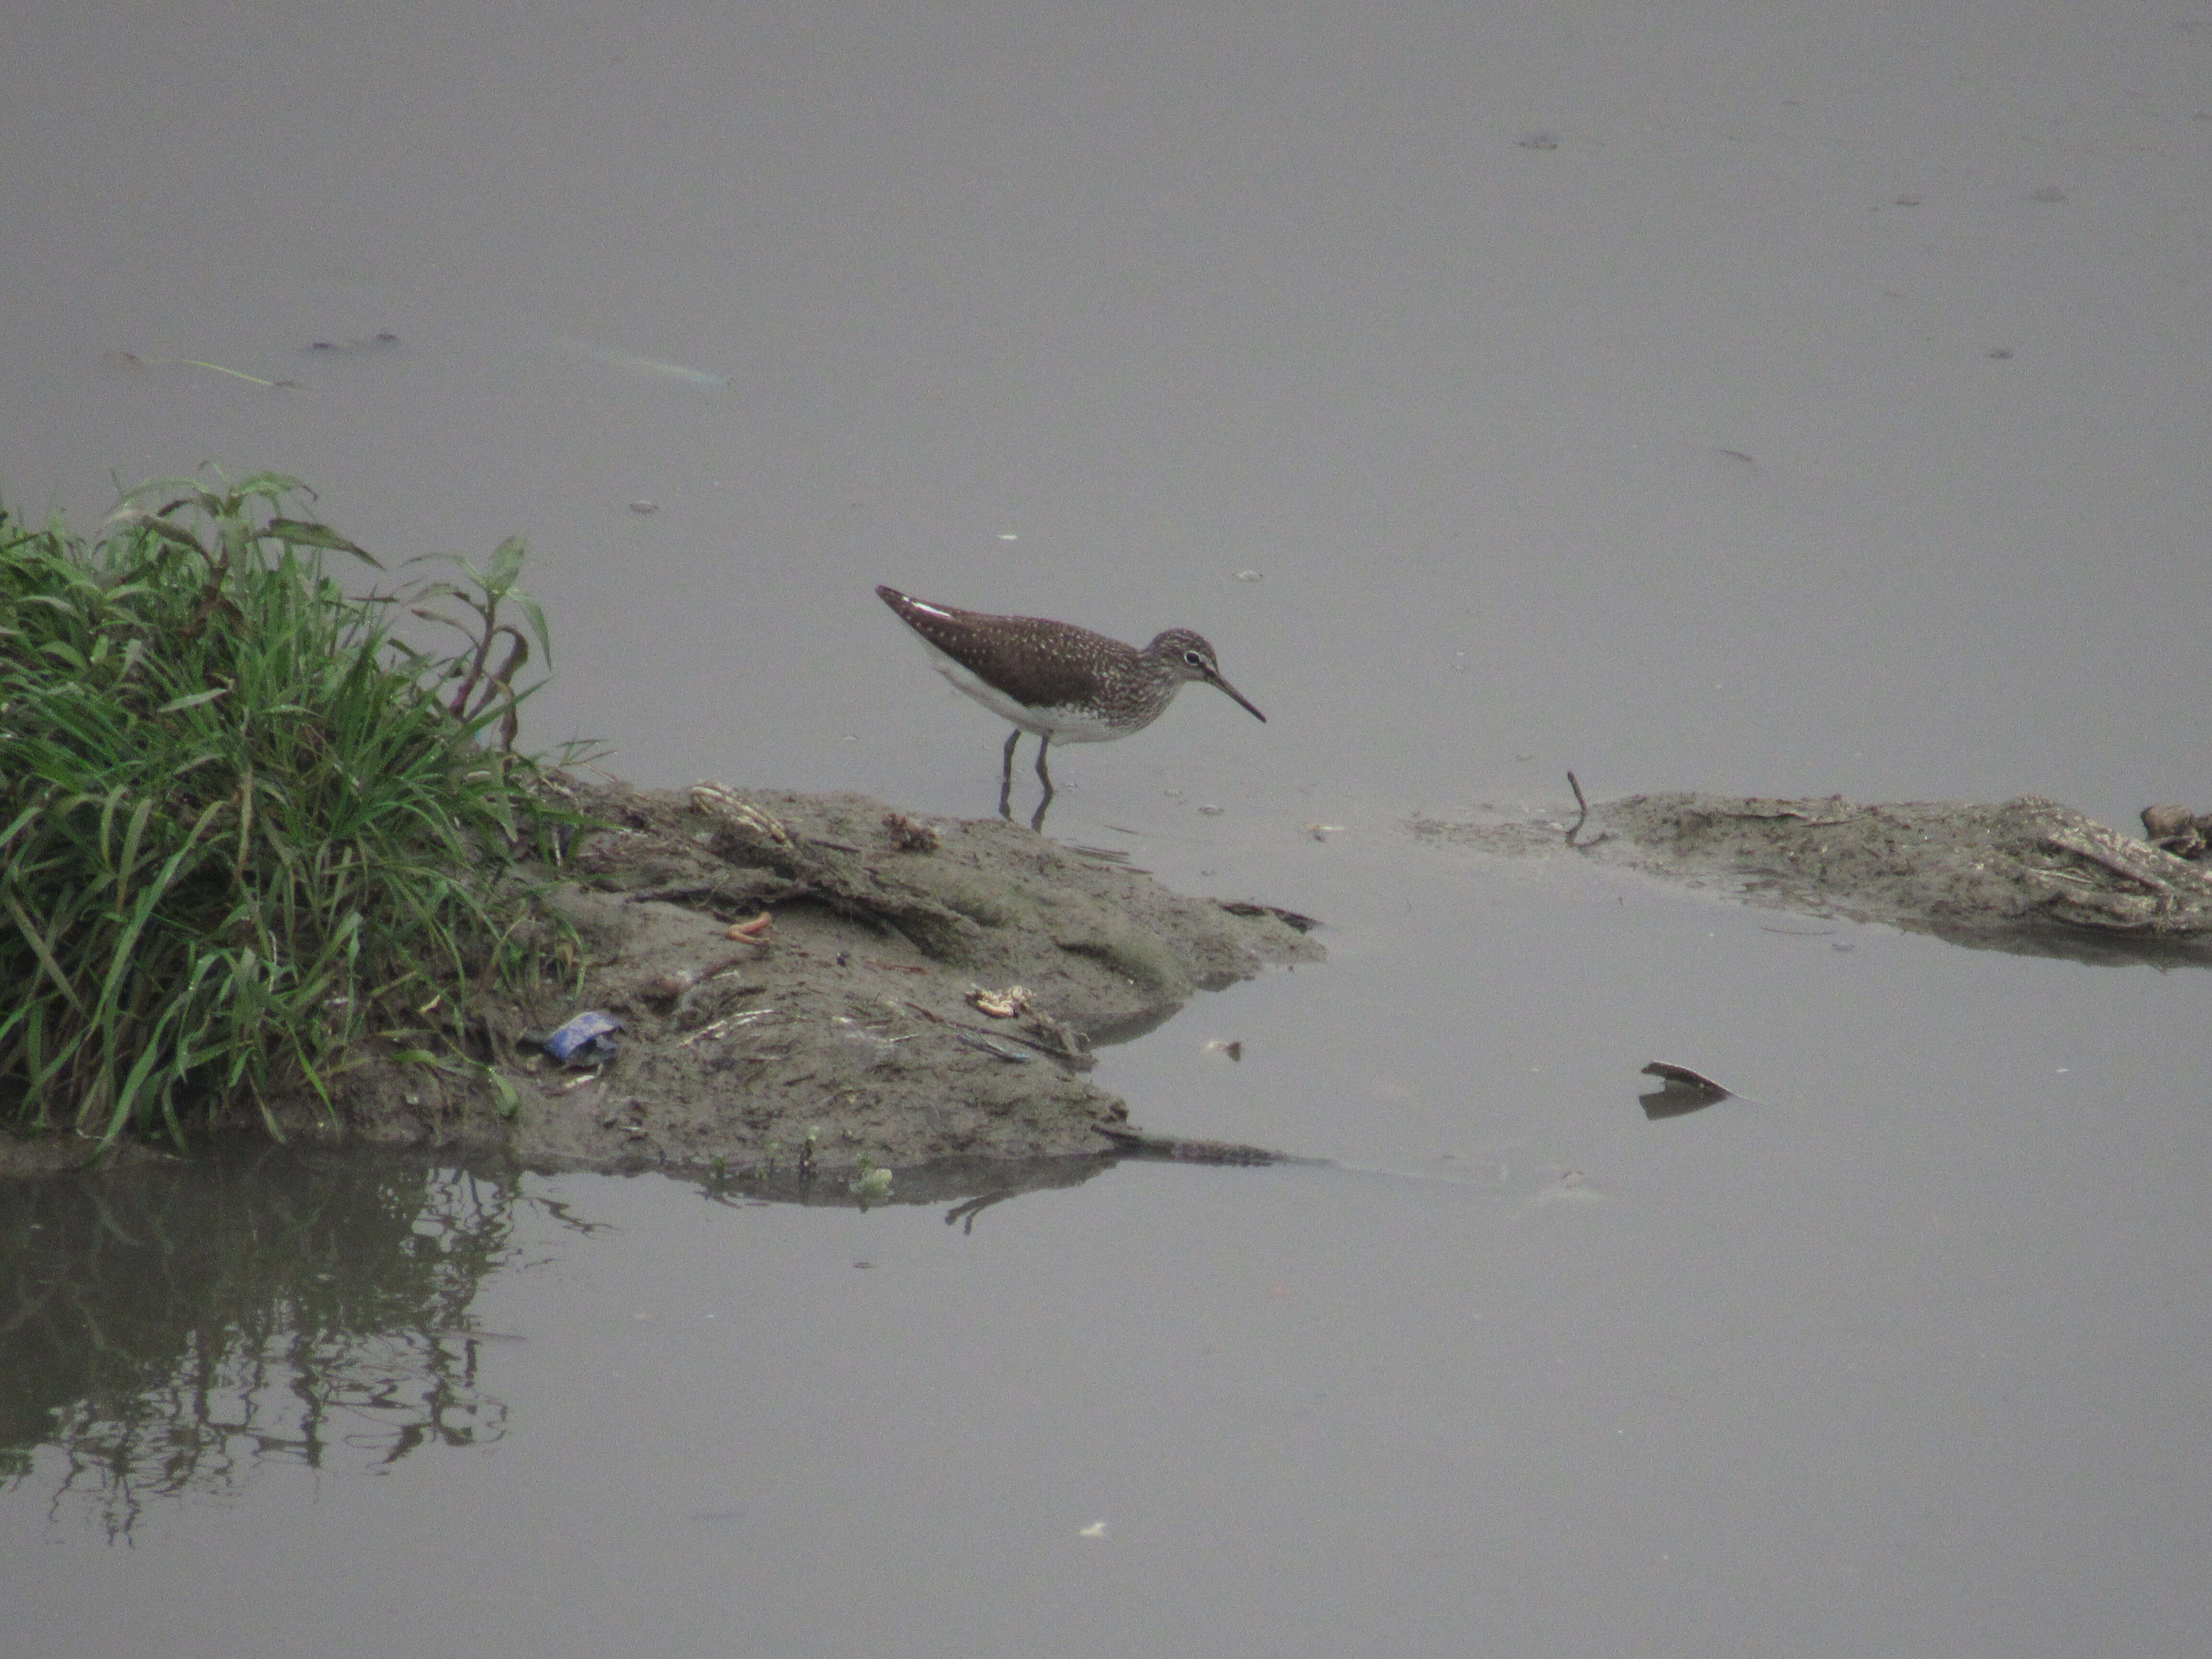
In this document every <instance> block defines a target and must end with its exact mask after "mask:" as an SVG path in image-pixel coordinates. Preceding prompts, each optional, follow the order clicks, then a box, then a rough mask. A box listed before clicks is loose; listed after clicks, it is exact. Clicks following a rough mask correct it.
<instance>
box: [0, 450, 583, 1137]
mask: <svg viewBox="0 0 2212 1659" xmlns="http://www.w3.org/2000/svg"><path fill="white" fill-rule="evenodd" d="M164 497H167V499H163V498H164ZM311 499H312V496H311V495H310V494H309V492H307V490H306V489H304V487H303V486H301V484H299V483H297V482H296V481H295V480H293V479H290V478H286V477H279V476H276V475H274V474H263V475H259V476H257V477H251V478H248V479H246V480H244V481H242V482H240V483H236V484H230V483H228V482H227V481H226V482H222V483H220V484H219V486H218V487H214V488H210V487H205V486H203V485H201V484H198V483H192V482H190V481H176V480H171V481H167V482H165V483H159V484H153V485H149V486H146V487H145V488H144V489H141V490H138V491H135V492H133V493H132V495H131V496H128V497H126V498H125V507H124V508H123V510H122V511H120V512H118V513H116V514H114V515H113V516H112V518H111V519H110V520H108V521H107V522H106V525H105V526H103V527H102V533H101V534H100V538H98V539H97V540H95V541H92V542H87V541H85V540H83V539H82V538H76V537H75V536H72V535H70V533H69V532H67V531H66V530H65V529H64V527H63V526H61V525H60V524H59V523H58V522H57V523H53V524H50V525H48V526H46V527H45V528H43V529H37V530H33V529H30V528H28V527H27V526H22V525H20V524H18V523H15V522H12V521H10V520H9V519H8V518H7V516H6V514H5V513H0V1123H7V1124H11V1125H12V1126H13V1127H15V1128H16V1129H18V1130H20V1131H27V1132H39V1131H52V1130H57V1129H67V1130H72V1131H74V1132H76V1133H79V1134H82V1135H86V1136H90V1137H92V1138H94V1139H98V1140H100V1141H101V1142H103V1143H106V1142H110V1141H112V1140H114V1139H116V1138H117V1137H118V1136H120V1135H124V1134H126V1133H155V1132H166V1133H167V1134H168V1135H170V1136H172V1137H175V1138H178V1139H181V1138H182V1136H183V1134H184V1133H185V1129H186V1128H187V1127H193V1126H196V1125H204V1124H210V1123H214V1122H217V1121H223V1120H224V1119H225V1118H226V1117H228V1116H229V1115H234V1114H235V1113H236V1112H237V1111H239V1110H241V1109H244V1110H248V1111H252V1110H255V1109H258V1112H259V1114H260V1115H261V1117H262V1118H263V1120H264V1121H266V1122H267V1123H268V1125H269V1127H270V1129H271V1130H272V1131H273V1130H275V1129H276V1119H275V1117H274V1115H273V1114H272V1113H271V1110H270V1103H271V1100H272V1098H273V1097H275V1095H276V1093H277V1092H278V1091H284V1090H289V1089H291V1088H293V1087H295V1086H296V1085H300V1084H304V1085H306V1086H307V1088H309V1089H311V1090H312V1091H313V1092H314V1093H315V1094H316V1095H318V1096H319V1097H321V1099H322V1100H323V1102H324V1103H325V1108H327V1107H328V1104H329V1102H330V1098H331V1097H330V1092H329V1084H330V1082H331V1077H332V1075H333V1068H334V1067H335V1066H338V1065H339V1064H341V1063H342V1061H343V1055H344V1054H345V1053H346V1050H347V1049H348V1048H349V1046H350V1045H351V1044H353V1043H354V1042H356V1041H357V1040H358V1039H360V1038H361V1037H362V1036H364V1035H366V1034H368V1033H369V1032H372V1031H376V1032H384V1033H398V1032H402V1031H404V1034H405V1039H406V1041H407V1042H408V1043H409V1045H410V1046H411V1047H415V1048H417V1049H418V1051H419V1050H420V1048H421V1044H422V1041H423V1038H424V1035H425V1033H424V1029H423V1028H424V1024H425V1021H426V1019H427V1020H428V1021H429V1022H430V1023H431V1025H432V1027H433V1028H434V1029H436V1028H443V1029H444V1030H446V1032H447V1035H448V1036H452V1035H453V1033H454V1032H456V1031H457V1030H458V1028H459V1019H460V1018H461V1012H462V1010H463V1009H464V1008H465V1005H466V1003H467V1001H468V1000H469V998H470V996H471V993H472V992H473V991H474V990H476V989H477V988H479V987H483V986H484V985H485V984H487V983H489V982H491V981H496V980H500V979H506V980H509V981H512V980H513V979H515V978H517V977H519V976H525V975H530V974H532V973H533V972H534V971H536V970H537V969H538V967H539V966H540V965H541V960H542V954H543V948H544V947H543V945H539V944H536V943H533V941H534V940H538V939H543V938H544V933H543V930H541V929H535V928H532V927H529V926H527V925H526V924H527V923H528V922H529V921H530V919H531V917H532V914H533V910H534V906H533V903H532V895H531V891H530V890H529V888H528V886H527V884H526V883H523V882H522V881H520V880H519V879H518V878H516V876H515V873H514V870H513V864H514V860H516V859H517V858H519V857H521V856H526V855H528V854H546V853H550V837H551V835H552V834H553V832H554V831H555V829H556V828H557V827H558V826H559V825H560V824H561V823H563V822H568V821H573V820H570V819H568V817H567V816H566V815H565V814H563V813H562V812H560V811H558V810H556V808H554V807H551V806H550V805H547V804H545V802H544V800H543V799H541V798H540V796H539V794H538V793H536V792H535V790H534V788H533V785H534V784H535V783H536V781H538V777H539V763H538V761H537V760H536V759H534V758H533V757H527V756H523V755H518V754H516V753H515V752H513V738H514V734H515V717H516V707H517V705H518V703H519V702H520V700H521V698H522V697H523V696H526V695H527V691H526V689H520V688H518V687H517V685H516V684H515V679H514V677H515V674H516V673H517V672H518V671H520V668H521V667H522V665H524V664H525V663H526V661H527V660H528V658H529V644H528V640H527V638H526V635H525V634H524V633H523V632H522V631H521V629H518V628H516V627H515V626H514V625H513V623H507V622H503V621H501V619H500V611H501V605H502V604H503V603H505V602H508V601H512V602H513V603H514V604H515V605H518V606H519V607H520V609H521V611H522V612H523V614H524V617H525V618H526V621H527V622H528V623H529V624H530V629H531V634H532V635H534V636H535V638H536V639H537V641H538V647H539V648H540V649H541V650H544V648H545V647H546V640H545V634H544V618H543V617H542V616H540V615H539V614H538V611H537V608H536V606H535V605H532V603H531V602H530V600H529V599H528V598H527V596H526V595H524V594H522V593H521V592H520V590H518V589H517V588H516V587H515V585H514V584H515V579H516V577H517V576H518V575H519V574H520V568H521V563H522V556H523V552H522V544H521V542H520V539H515V540H511V541H509V542H507V544H504V545H503V546H501V548H500V550H498V552H497V553H496V554H495V556H494V557H493V559H492V561H491V562H490V565H489V568H486V569H484V570H482V571H479V570H477V569H475V568H472V567H470V566H468V565H467V564H465V562H461V561H458V560H449V561H446V562H447V563H450V564H453V565H456V566H458V567H459V578H460V579H459V580H445V579H440V580H428V579H424V580H418V581H416V582H415V583H413V584H411V585H410V586H404V587H403V588H401V589H400V590H399V591H398V592H392V593H387V594H375V593H372V594H370V595H368V596H367V597H351V596H349V595H348V594H347V593H346V592H344V591H343V588H342V587H341V586H339V584H338V583H337V580H335V579H334V578H333V577H332V576H331V574H328V572H327V571H326V570H325V560H326V558H328V557H330V556H333V555H335V556H340V557H342V558H343V559H345V560H348V561H358V562H363V563H366V564H368V565H369V566H372V567H374V566H375V565H376V562H375V561H374V559H372V558H370V557H369V556H368V554H367V553H366V552H364V551H363V550H362V549H360V548H358V547H356V546H355V545H354V544H352V543H350V542H349V541H348V540H346V539H345V538H343V536H340V535H339V534H337V532H335V531H333V530H331V528H330V527H329V526H327V525H324V524H321V523H319V522H317V521H315V520H312V519H309V518H305V517H294V516H290V515H289V512H288V508H289V506H290V505H291V503H292V502H294V501H299V500H311ZM149 500H158V501H161V505H159V506H157V507H148V506H146V505H143V502H145V501H149ZM456 602H458V603H459V605H461V606H463V607H465V611H466V614H467V620H466V621H465V622H460V621H455V620H454V619H453V617H452V616H451V615H449V614H447V611H448V609H449V608H450V606H451V605H453V603H456ZM403 614H412V615H414V616H416V617H425V618H428V619H429V620H432V621H435V622H441V623H448V624H449V625H451V626H453V627H454V628H457V629H459V630H460V632H461V635H462V636H463V641H464V644H463V646H462V648H461V649H460V650H459V651H458V652H457V653H453V654H452V655H447V656H438V655H435V654H431V653H425V652H422V651H421V650H419V649H416V648H415V647H411V646H410V645H407V644H405V643H404V642H403V641H400V640H399V639H398V638H396V637H395V636H394V635H393V632H392V627H393V624H394V623H396V622H397V621H398V620H399V618H400V617H401V616H402V615H403ZM495 659H496V660H495ZM422 1057H425V1058H427V1057H428V1054H427V1053H425V1054H423V1055H422Z"/></svg>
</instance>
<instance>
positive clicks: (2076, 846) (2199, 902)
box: [1410, 793, 2212, 963]
mask: <svg viewBox="0 0 2212 1659" xmlns="http://www.w3.org/2000/svg"><path fill="white" fill-rule="evenodd" d="M1410 827H1411V828H1412V829H1413V833H1414V835H1415V836H1417V837H1419V838H1420V839H1422V840H1425V841H1431V842H1447V843H1451V844H1455V845H1459V846H1465V847H1472V848H1479V849H1480V850H1482V851H1485V852H1488V853H1492V854H1502V855H1506V856H1514V857H1528V856H1555V857H1577V858H1583V859H1587V860H1591V861H1593V862H1595V863H1598V864H1601V865H1604V866H1610V867H1613V868H1615V869H1620V870H1626V871H1633V872H1637V873H1638V874H1640V875H1643V876H1646V877H1650V878H1654V879H1656V880H1659V881H1662V882H1664V883H1667V884H1672V885H1675V886H1680V887H1684V888H1687V889H1692V890H1699V891H1704V892H1707V893H1711V894H1713V895H1715V896H1720V897H1724V898H1728V899H1731V900H1735V901H1737V902H1742V903H1747V904H1754V905H1761V906H1765V907H1767V908H1774V909H1781V910H1790V911H1794V912H1796V913H1798V914H1801V915H1810V916H1819V917H1834V918H1839V919H1843V920H1847V921H1863V922H1880V923H1886V924H1887V925H1889V926H1891V927H1903V928H1908V929H1911V930H1913V931H1916V932H1920V933H1931V934H1934V935H1936V936H1937V937H1939V938H1942V939H1948V940H1950V941H1952V942H1953V943H1954V944H1959V945H1969V946H1973V947H1977V948H1983V949H1990V950H2003V951H2015V952H2019V953H2021V954H2027V955H2037V956H2061V957H2072V958H2075V959H2076V960H2080V961H2084V962H2100V963H2127V962H2146V961H2153V962H2199V963H2203V962H2212V871H2208V870H2207V868H2206V866H2203V865H2202V864H2200V863H2197V862H2193V861H2192V860H2189V859H2187V858H2184V857H2181V856H2179V855H2178V854H2175V853H2173V852H2171V851H2169V850H2167V849H2166V848H2164V847H2161V846H2159V845H2156V844H2154V843H2153V842H2149V841H2147V840H2144V839H2142V838H2141V837H2139V836H2131V835H2127V834H2124V833H2123V832H2121V831H2119V830H2116V829H2112V828H2110V827H2108V826H2106V825H2105V824H2101V823H2097V822H2096V821H2095V820H2093V819H2092V818H2090V817H2087V816H2085V815H2084V814H2082V813H2081V812H2077V811H2074V810H2073V809H2072V808H2071V807H2068V806H2062V805H2058V804H2057V802H2055V801H2050V800H2045V799H2041V798H2040V797H2038V796H2033V795H2024V796H2021V797H2020V798H2018V799H2014V800H2008V801H2003V802H1999V803H1996V804H1993V805H1985V804H1979V803H1971V802H1956V801H1905V802H1890V803H1884V804H1878V805H1855V804H1853V803H1851V802H1849V801H1846V800H1844V799H1843V798H1842V797H1840V796H1826V797H1820V798H1816V799H1797V800H1784V799H1762V798H1759V797H1755V796H1728V795H1708V794H1691V793H1669V794H1653V795H1632V796H1630V797H1628V798H1627V799H1622V800H1615V801H1608V802H1605V803H1603V804H1601V805H1596V806H1594V807H1592V808H1590V809H1589V815H1588V817H1587V820H1586V821H1585V822H1583V823H1580V824H1579V825H1577V824H1575V823H1573V822H1572V820H1571V818H1556V819H1555V818H1550V817H1547V818H1541V819H1528V818H1518V819H1507V818H1503V817H1500V818H1493V819H1486V820H1481V819H1478V820H1467V821H1454V820H1447V819H1441V818H1420V819H1416V820H1414V821H1413V823H1412V825H1411V826H1410ZM1570 829H1571V830H1572V832H1573V833H1572V836H1571V839H1570V836H1569V834H1568V832H1569V830H1570Z"/></svg>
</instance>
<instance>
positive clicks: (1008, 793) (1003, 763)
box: [999, 726, 1022, 818]
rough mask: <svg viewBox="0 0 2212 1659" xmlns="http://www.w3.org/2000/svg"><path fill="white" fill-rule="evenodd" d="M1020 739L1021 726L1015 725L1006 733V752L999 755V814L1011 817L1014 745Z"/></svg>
mask: <svg viewBox="0 0 2212 1659" xmlns="http://www.w3.org/2000/svg"><path fill="white" fill-rule="evenodd" d="M1021 740H1022V728H1021V727H1020V726H1016V727H1015V728H1014V729H1013V730H1012V731H1011V732H1007V733H1006V752H1005V753H1004V754H1003V755H1001V756H1000V757H999V816H1000V817H1002V818H1011V817H1013V815H1014V809H1013V806H1012V800H1013V793H1014V745H1015V744H1018V743H1019V742H1020V741H1021Z"/></svg>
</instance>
